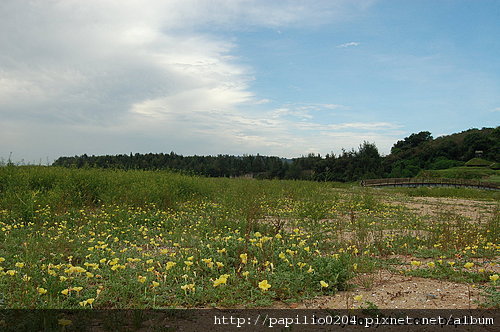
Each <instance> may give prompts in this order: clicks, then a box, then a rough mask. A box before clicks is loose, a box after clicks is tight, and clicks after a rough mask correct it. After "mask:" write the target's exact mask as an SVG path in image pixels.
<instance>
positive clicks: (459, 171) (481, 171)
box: [420, 166, 500, 183]
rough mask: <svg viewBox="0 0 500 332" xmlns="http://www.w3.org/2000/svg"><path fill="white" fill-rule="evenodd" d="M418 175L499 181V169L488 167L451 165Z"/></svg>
mask: <svg viewBox="0 0 500 332" xmlns="http://www.w3.org/2000/svg"><path fill="white" fill-rule="evenodd" d="M420 175H421V176H431V177H438V178H448V179H474V180H482V181H486V182H494V183H500V170H494V169H491V168H489V167H467V166H461V167H452V168H448V169H441V170H427V171H422V174H420Z"/></svg>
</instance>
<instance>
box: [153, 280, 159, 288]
mask: <svg viewBox="0 0 500 332" xmlns="http://www.w3.org/2000/svg"><path fill="white" fill-rule="evenodd" d="M151 284H152V286H153V288H154V287H158V286H160V283H159V282H157V281H153V282H151Z"/></svg>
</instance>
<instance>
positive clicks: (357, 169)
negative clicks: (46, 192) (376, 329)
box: [53, 127, 500, 182]
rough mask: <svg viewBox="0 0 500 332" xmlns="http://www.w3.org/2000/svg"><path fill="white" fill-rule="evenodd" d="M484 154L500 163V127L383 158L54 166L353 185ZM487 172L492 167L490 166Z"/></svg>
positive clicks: (425, 138) (404, 144) (89, 159)
mask: <svg viewBox="0 0 500 332" xmlns="http://www.w3.org/2000/svg"><path fill="white" fill-rule="evenodd" d="M477 154H481V156H482V158H483V159H484V160H487V163H489V164H493V163H495V162H496V163H498V162H500V127H497V128H483V129H470V130H467V131H464V132H461V133H457V134H453V135H448V136H442V137H438V138H433V137H432V135H431V133H430V132H427V131H423V132H420V133H417V134H412V135H410V136H408V137H406V138H405V139H403V140H400V141H398V142H396V143H395V144H394V146H393V147H392V149H391V153H390V154H389V155H387V156H381V155H380V153H379V151H378V149H377V147H376V145H375V143H369V142H364V143H363V144H362V145H361V146H359V148H358V149H357V150H351V151H345V150H344V151H343V152H342V153H340V154H339V155H334V154H327V155H326V156H320V155H319V154H318V155H315V154H309V155H307V156H302V157H299V158H294V159H284V158H279V157H268V156H260V155H255V156H249V155H244V156H230V155H218V156H182V155H178V154H175V153H173V152H172V153H168V154H165V153H148V154H138V153H136V154H132V153H131V154H130V155H115V156H111V155H106V156H88V155H82V156H74V157H60V158H58V159H57V160H56V161H55V162H54V163H53V165H54V166H65V167H76V168H82V167H97V168H113V169H126V170H130V169H142V170H159V169H172V170H181V171H183V172H187V173H190V174H198V175H203V176H209V177H242V176H246V177H253V178H259V179H295V180H316V181H340V182H352V181H357V180H361V179H368V178H382V177H413V176H416V175H417V174H419V172H421V171H422V170H440V169H447V168H452V167H458V166H463V165H464V164H465V163H466V162H468V161H469V160H471V159H472V158H475V157H476V155H477ZM485 166H486V167H487V166H488V165H485Z"/></svg>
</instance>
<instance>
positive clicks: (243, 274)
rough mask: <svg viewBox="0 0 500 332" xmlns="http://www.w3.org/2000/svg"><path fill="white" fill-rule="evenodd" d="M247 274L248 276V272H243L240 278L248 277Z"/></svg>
mask: <svg viewBox="0 0 500 332" xmlns="http://www.w3.org/2000/svg"><path fill="white" fill-rule="evenodd" d="M249 274H250V272H248V271H245V272H243V273H242V274H241V275H242V276H244V277H248V275H249Z"/></svg>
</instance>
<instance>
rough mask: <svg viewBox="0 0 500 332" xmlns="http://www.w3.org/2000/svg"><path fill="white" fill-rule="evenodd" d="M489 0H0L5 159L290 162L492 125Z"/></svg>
mask: <svg viewBox="0 0 500 332" xmlns="http://www.w3.org/2000/svg"><path fill="white" fill-rule="evenodd" d="M499 22H500V4H499V2H498V1H496V0H491V1H488V0H482V1H475V0H468V1H461V0H453V1H448V0H439V1H435V0H427V1H426V0H421V1H396V0H308V1H305V0H303V1H298V0H282V1H268V0H85V1H83V0H30V1H28V0H1V1H0V158H3V159H4V160H5V159H7V158H8V157H9V154H10V153H11V152H12V158H13V159H14V160H18V161H19V160H24V161H25V162H36V163H38V162H39V161H42V163H45V162H46V161H47V160H49V161H52V160H53V159H55V158H57V157H59V156H64V155H76V154H83V153H87V154H89V155H90V154H96V155H98V154H120V153H130V152H133V153H136V152H140V153H146V152H170V151H174V152H177V153H180V154H184V155H192V154H201V155H208V154H219V153H222V154H235V155H242V154H256V153H260V154H263V155H277V156H281V157H296V156H300V155H302V154H306V153H310V152H314V153H321V154H322V155H324V154H326V153H329V152H334V153H338V152H340V151H341V149H342V148H346V149H350V148H356V147H357V146H358V145H359V144H360V143H362V142H363V141H365V140H366V141H369V142H374V143H376V144H377V146H378V147H379V150H380V151H381V152H382V153H388V152H389V150H390V147H391V146H392V144H394V143H395V142H396V141H397V140H398V139H402V138H403V137H406V136H408V135H409V134H411V133H414V132H419V131H422V130H429V131H431V132H432V134H433V135H434V136H439V135H443V134H450V133H453V132H458V131H462V130H466V129H468V128H472V127H478V128H481V127H493V126H497V125H499V124H500V121H499V120H500V93H499V91H500V60H499V54H500V38H498V36H499V35H500V23H499Z"/></svg>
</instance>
